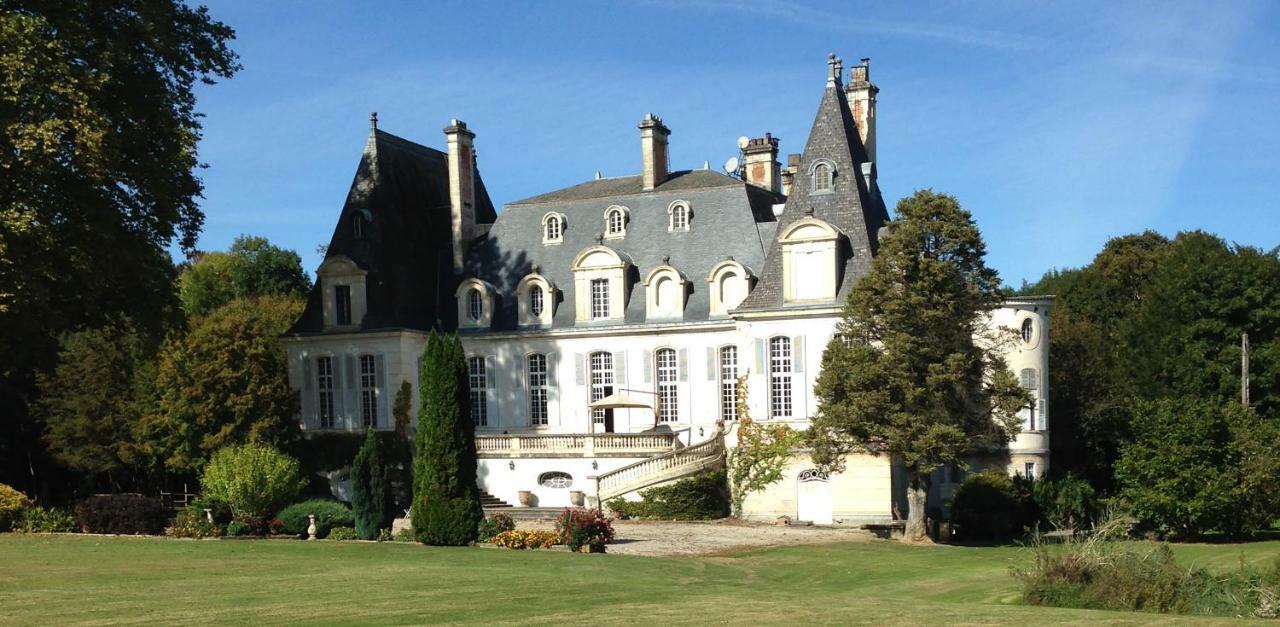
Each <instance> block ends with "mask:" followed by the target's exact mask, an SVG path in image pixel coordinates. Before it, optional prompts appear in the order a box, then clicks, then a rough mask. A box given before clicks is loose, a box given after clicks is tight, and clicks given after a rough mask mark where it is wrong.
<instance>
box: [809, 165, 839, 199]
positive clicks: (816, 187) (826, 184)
mask: <svg viewBox="0 0 1280 627" xmlns="http://www.w3.org/2000/svg"><path fill="white" fill-rule="evenodd" d="M810 176H812V177H813V191H815V192H829V191H831V190H832V189H834V187H835V167H834V166H833V165H832V164H831V162H829V161H825V160H824V161H818V162H817V163H814V164H813V170H812V171H811V173H810Z"/></svg>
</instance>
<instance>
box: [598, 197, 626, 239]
mask: <svg viewBox="0 0 1280 627" xmlns="http://www.w3.org/2000/svg"><path fill="white" fill-rule="evenodd" d="M626 234H627V208H626V207H620V206H617V205H614V206H612V207H609V208H608V209H605V210H604V236H605V237H606V238H617V237H623V236H625V235H626Z"/></svg>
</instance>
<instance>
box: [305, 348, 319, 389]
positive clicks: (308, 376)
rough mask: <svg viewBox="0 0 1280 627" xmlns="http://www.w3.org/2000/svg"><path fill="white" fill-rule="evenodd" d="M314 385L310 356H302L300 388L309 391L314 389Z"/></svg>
mask: <svg viewBox="0 0 1280 627" xmlns="http://www.w3.org/2000/svg"><path fill="white" fill-rule="evenodd" d="M315 386H316V381H315V374H314V373H313V372H312V369H311V358H310V357H305V356H304V357H303V358H302V389H303V391H306V392H310V391H311V390H313V389H315Z"/></svg>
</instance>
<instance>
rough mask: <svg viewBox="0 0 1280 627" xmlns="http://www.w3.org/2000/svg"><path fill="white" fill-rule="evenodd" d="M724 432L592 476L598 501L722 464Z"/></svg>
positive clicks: (604, 500)
mask: <svg viewBox="0 0 1280 627" xmlns="http://www.w3.org/2000/svg"><path fill="white" fill-rule="evenodd" d="M724 460H725V447H724V432H722V431H718V432H717V433H716V435H715V436H714V437H712V438H711V439H709V440H706V441H703V442H699V443H698V444H694V445H693V446H687V447H685V448H682V449H676V450H674V451H671V452H668V453H663V454H661V455H657V456H654V457H650V458H649V459H644V460H641V461H638V462H636V463H634V464H628V465H626V466H623V467H621V468H618V469H616V470H611V471H609V472H606V473H602V474H600V475H598V476H596V477H595V480H596V496H597V497H598V498H599V501H600V503H604V502H606V501H608V500H610V499H614V498H617V497H619V496H622V495H624V494H627V493H629V492H635V491H637V490H643V489H644V488H648V487H651V486H655V485H657V484H659V483H665V482H667V481H672V480H675V479H680V478H683V477H687V476H689V475H693V474H697V473H699V472H702V471H703V470H707V469H711V468H719V467H721V466H723V465H724Z"/></svg>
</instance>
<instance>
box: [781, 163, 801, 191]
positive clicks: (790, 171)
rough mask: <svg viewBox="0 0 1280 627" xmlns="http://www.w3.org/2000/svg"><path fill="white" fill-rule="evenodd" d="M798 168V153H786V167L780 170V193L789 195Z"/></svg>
mask: <svg viewBox="0 0 1280 627" xmlns="http://www.w3.org/2000/svg"><path fill="white" fill-rule="evenodd" d="M799 170H800V155H798V154H796V153H792V154H789V155H787V167H786V168H784V169H783V170H782V195H783V196H790V195H791V184H792V182H793V181H795V178H796V172H798V171H799Z"/></svg>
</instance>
